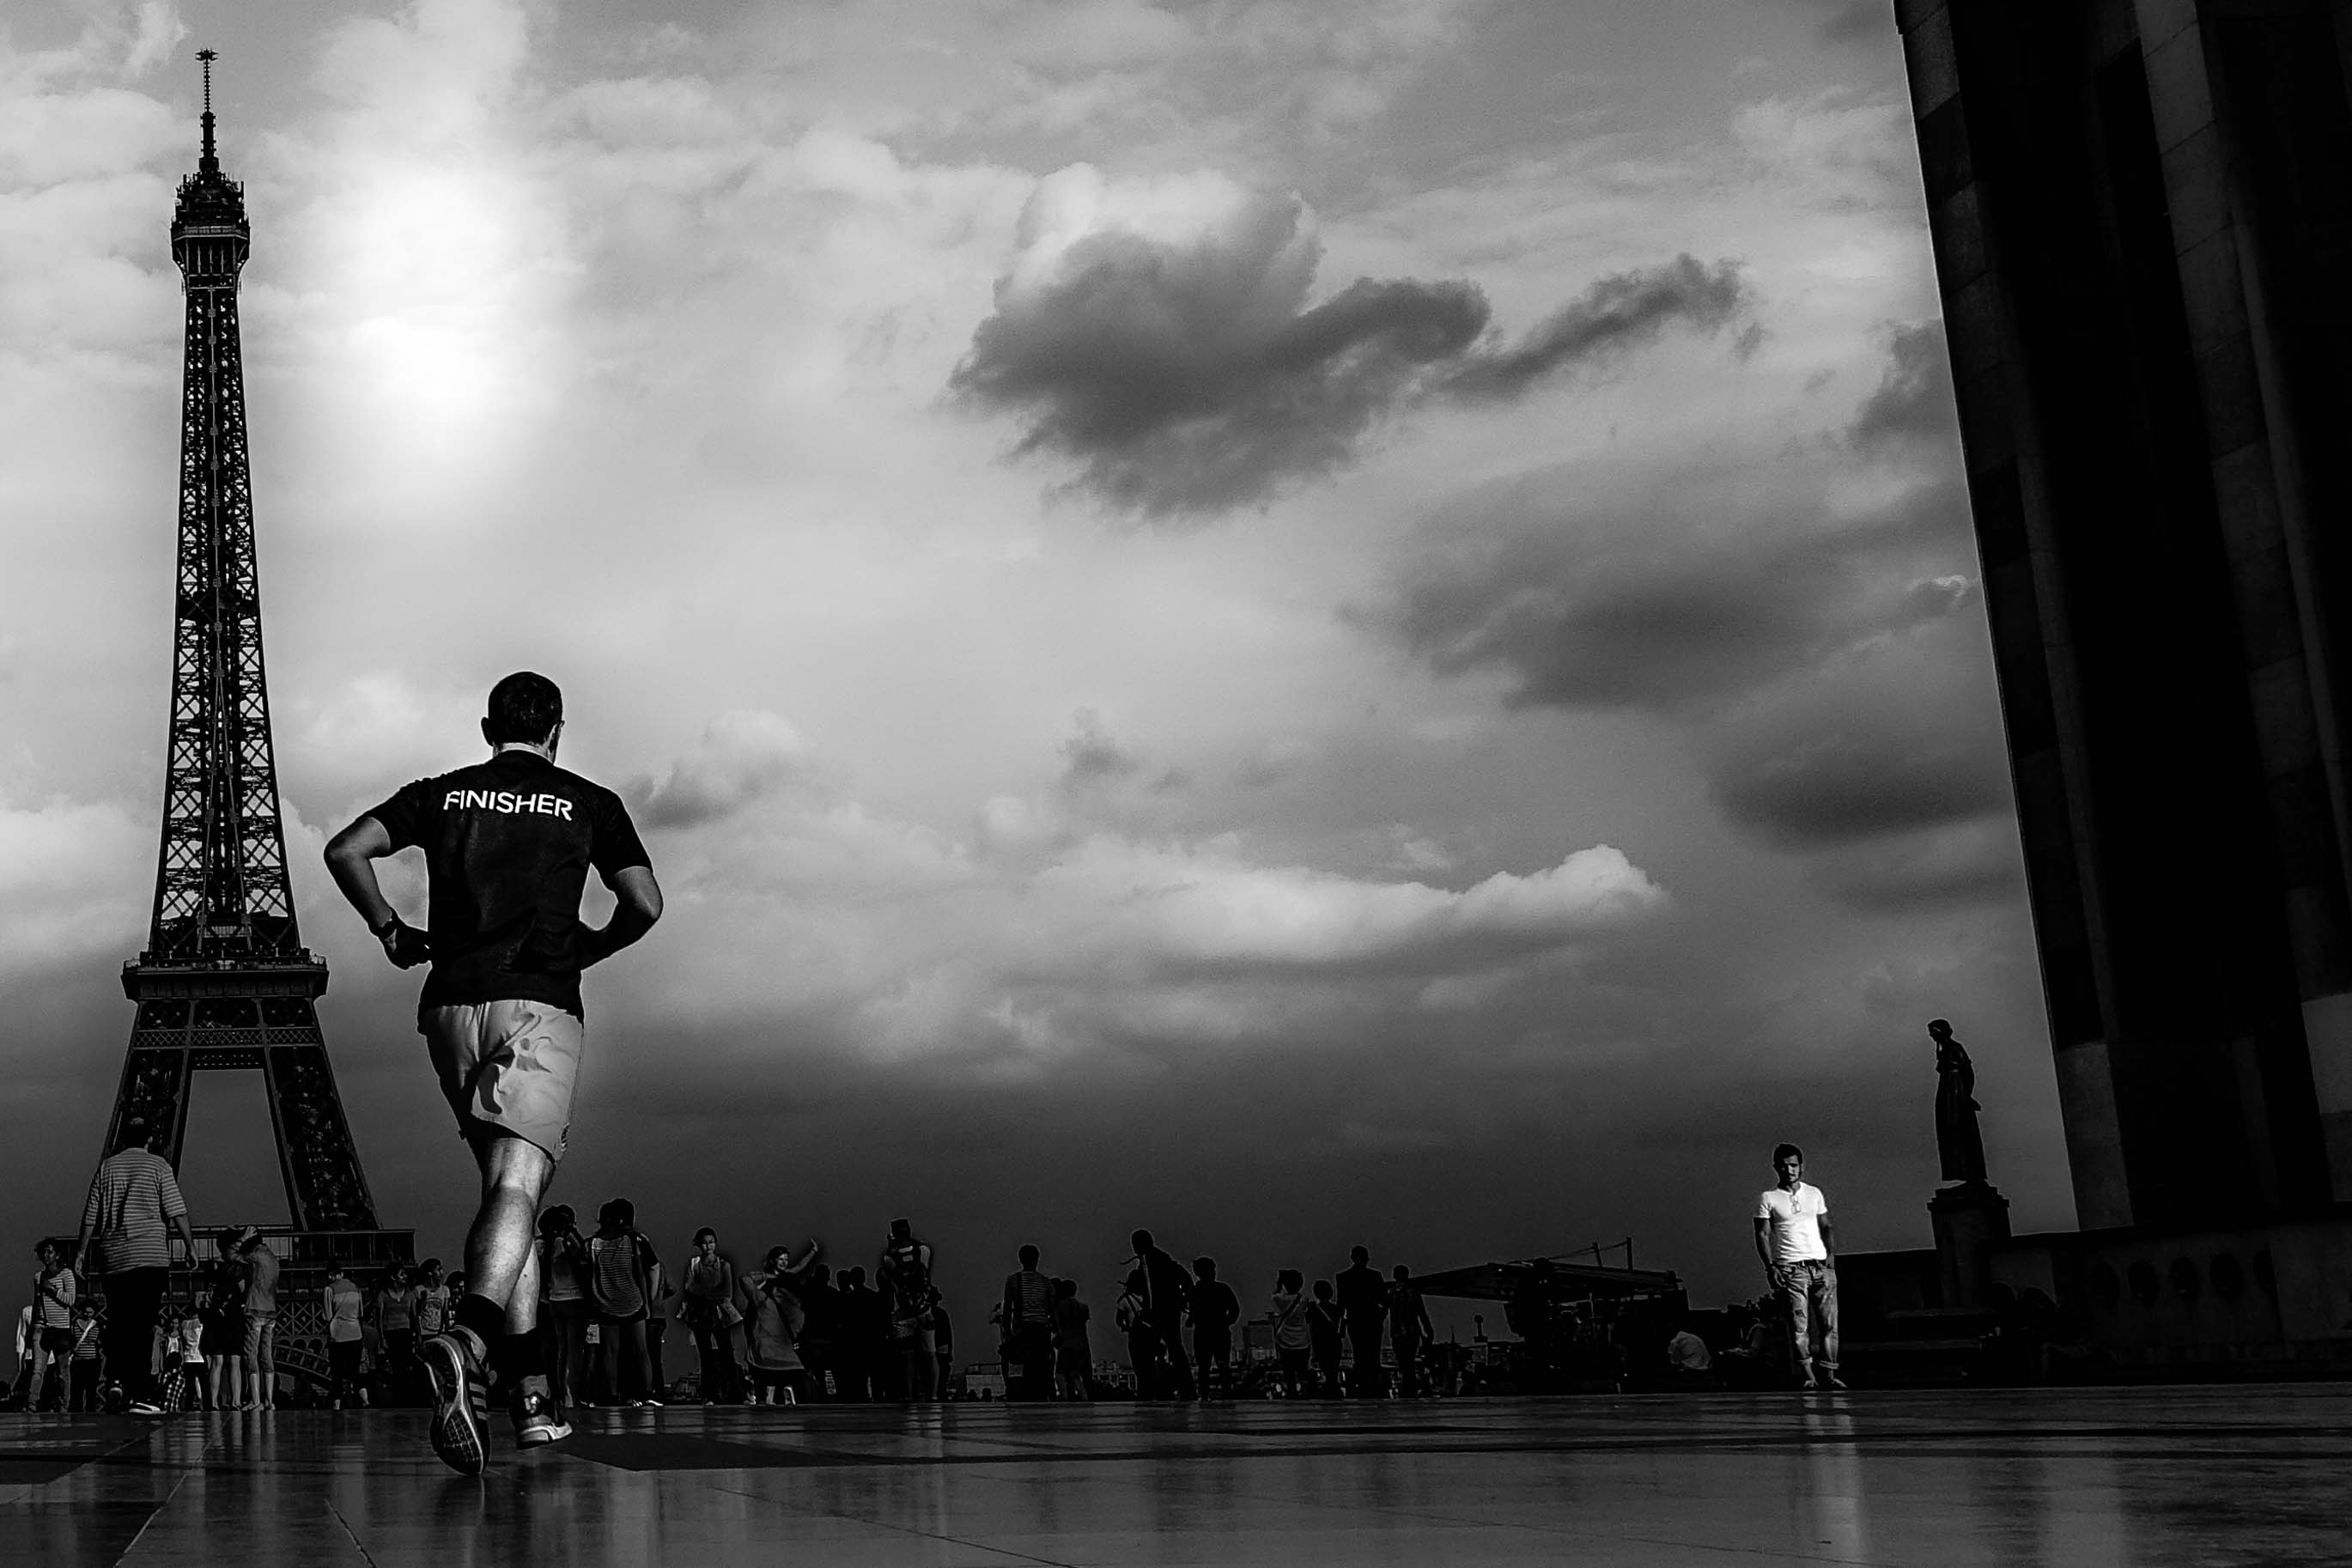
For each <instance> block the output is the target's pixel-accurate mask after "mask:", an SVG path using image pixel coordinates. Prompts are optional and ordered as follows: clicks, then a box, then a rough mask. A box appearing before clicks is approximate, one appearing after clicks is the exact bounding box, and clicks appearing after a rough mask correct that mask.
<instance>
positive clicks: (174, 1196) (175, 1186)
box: [159, 1166, 196, 1263]
mask: <svg viewBox="0 0 2352 1568" xmlns="http://www.w3.org/2000/svg"><path fill="white" fill-rule="evenodd" d="M159 1186H160V1188H161V1194H160V1195H161V1196H162V1198H163V1223H164V1224H165V1225H167V1226H170V1227H171V1228H172V1229H173V1231H174V1232H176V1233H178V1235H179V1237H180V1245H181V1246H182V1247H186V1248H187V1252H186V1254H185V1257H186V1260H187V1261H188V1262H190V1263H194V1261H195V1260H196V1237H195V1234H194V1232H193V1231H191V1230H189V1228H188V1200H187V1199H185V1198H184V1197H182V1196H181V1195H180V1179H179V1178H178V1177H177V1176H175V1175H174V1174H173V1173H172V1170H171V1168H170V1167H169V1166H165V1167H164V1170H163V1181H162V1182H161V1183H160V1184H159ZM167 1256H168V1254H167Z"/></svg>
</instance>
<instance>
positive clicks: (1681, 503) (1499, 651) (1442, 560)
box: [1359, 464, 1966, 710]
mask: <svg viewBox="0 0 2352 1568" xmlns="http://www.w3.org/2000/svg"><path fill="white" fill-rule="evenodd" d="M1585 488H1586V487H1585V486H1584V485H1582V484H1580V483H1579V482H1578V478H1577V477H1575V476H1570V475H1567V474H1562V473H1557V472H1555V473H1549V474H1543V475H1538V476H1536V477H1534V478H1533V479H1530V480H1528V481H1523V482H1521V483H1520V484H1518V485H1517V486H1514V487H1512V488H1511V489H1507V490H1506V491H1504V492H1502V493H1501V494H1499V495H1498V496H1496V497H1492V498H1489V499H1487V500H1484V501H1482V502H1478V503H1473V504H1472V505H1471V506H1470V507H1469V508H1467V509H1465V512H1464V513H1463V514H1462V515H1460V516H1450V517H1446V518H1443V519H1440V520H1437V521H1435V522H1434V523H1433V525H1432V527H1431V529H1430V531H1429V538H1430V542H1431V543H1430V549H1429V552H1428V553H1426V554H1425V555H1424V556H1423V558H1422V559H1421V561H1419V562H1418V563H1416V564H1415V565H1414V566H1413V567H1412V569H1410V570H1409V571H1408V573H1407V574H1406V575H1405V578H1404V580H1403V581H1402V583H1401V584H1400V586H1399V591H1398V594H1397V595H1396V597H1395V598H1394V600H1393V601H1392V602H1391V605H1388V606H1387V607H1386V608H1385V609H1383V610H1381V611H1378V612H1374V613H1372V614H1370V615H1369V616H1360V617H1359V618H1360V619H1365V620H1369V621H1371V622H1373V623H1375V624H1379V625H1382V626H1384V627H1385V628H1386V629H1387V630H1388V631H1390V632H1391V634H1392V635H1393V636H1395V637H1398V638H1399V639H1400V640H1402V642H1403V644H1404V645H1405V647H1407V648H1409V649H1410V650H1411V651H1412V652H1413V653H1414V654H1415V655H1417V656H1419V657H1420V658H1422V659H1423V661H1424V662H1426V663H1427V664H1428V665H1429V667H1430V668H1432V669H1433V670H1435V671H1436V672H1438V673H1439V674H1444V675H1458V674H1464V673H1467V672H1469V671H1473V670H1476V669H1482V668H1491V669H1499V670H1502V671H1505V672H1507V674H1508V675H1509V676H1510V678H1511V679H1512V692H1511V700H1513V701H1514V702H1515V703H1519V704H1524V705H1531V706H1548V707H1559V708H1604V709H1605V708H1639V709H1651V710H1673V709H1680V708H1687V707H1705V706H1710V705H1716V704H1719V703H1722V702H1724V701H1727V700H1732V699H1735V698H1737V697H1738V696H1739V695H1740V694H1741V693H1743V692H1746V691H1748V690H1752V689H1756V688H1757V687H1759V686H1762V685H1764V684H1767V683H1769V682H1770V681H1772V680H1775V679H1779V678H1780V677H1782V676H1784V675H1786V674H1788V673H1789V672H1790V671H1792V670H1796V669H1799V668H1804V667H1806V666H1808V665H1811V664H1815V663H1818V662H1820V661H1821V660H1822V659H1823V658H1827V657H1829V656H1830V655H1832V654H1833V653H1835V652H1837V651H1838V650H1840V649H1843V648H1846V647H1853V646H1854V645H1855V644H1857V643H1859V642H1861V641H1863V640H1864V639H1865V638H1868V637H1876V636H1884V635H1887V634H1890V633H1893V632H1896V631H1900V630H1902V629H1903V628H1905V627H1906V626H1914V625H1916V624H1918V623H1920V622H1921V621H1923V620H1927V619H1932V618H1934V617H1935V616H1939V615H1942V614H1944V613H1947V612H1948V610H1949V608H1950V607H1951V605H1950V600H1951V596H1952V595H1953V594H1954V593H1955V592H1957V591H1958V589H1957V587H1956V585H1955V583H1954V582H1953V581H1952V580H1951V578H1952V577H1953V575H1954V574H1955V569H1956V566H1957V563H1958V562H1959V561H1961V560H1963V559H1964V555H1963V554H1962V553H1961V550H1960V549H1958V548H1955V546H1962V547H1964V542H1965V539H1966V533H1965V523H1964V522H1961V521H1958V518H1959V517H1960V516H1964V515H1965V514H1964V513H1961V512H1960V511H1959V510H1958V509H1959V508H1960V506H1961V497H1960V495H1959V492H1958V489H1957V487H1955V486H1952V485H1949V484H1941V483H1938V484H1929V485H1924V486H1921V487H1918V488H1916V489H1913V490H1911V491H1910V492H1908V493H1907V494H1906V495H1904V496H1903V497H1901V498H1900V499H1899V500H1895V501H1894V502H1891V503H1889V504H1888V505H1887V506H1886V507H1885V510H1883V511H1882V512H1880V513H1879V514H1878V515H1875V516H1871V517H1865V518H1862V519H1857V520H1847V521H1831V520H1829V519H1827V518H1825V517H1824V516H1823V515H1822V511H1823V510H1824V503H1823V501H1822V498H1821V496H1820V495H1819V494H1818V493H1815V492H1814V491H1813V490H1812V489H1810V488H1809V487H1807V486H1806V485H1805V484H1803V483H1802V482H1801V480H1791V479H1788V478H1786V477H1783V476H1779V475H1776V474H1774V473H1773V472H1772V471H1771V470H1770V469H1769V466H1768V465H1760V464H1759V465H1756V466H1755V468H1753V470H1747V469H1743V470H1741V471H1738V472H1729V471H1727V472H1721V473H1714V474H1700V473H1684V474H1668V475H1650V476H1643V477H1642V478H1641V479H1639V480H1637V482H1636V483H1634V484H1632V485H1622V484H1621V485H1620V486H1618V487H1617V489H1619V490H1621V491H1622V492H1623V493H1620V494H1613V495H1607V496H1602V497H1599V498H1596V499H1594V500H1589V501H1588V500H1581V499H1580V498H1579V492H1580V490H1581V489H1585ZM1928 573H1935V574H1937V576H1936V577H1933V578H1931V577H1928V576H1927V574H1928ZM1938 579H1943V580H1941V581H1938Z"/></svg>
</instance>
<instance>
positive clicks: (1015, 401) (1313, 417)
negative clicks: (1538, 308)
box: [949, 197, 1747, 517]
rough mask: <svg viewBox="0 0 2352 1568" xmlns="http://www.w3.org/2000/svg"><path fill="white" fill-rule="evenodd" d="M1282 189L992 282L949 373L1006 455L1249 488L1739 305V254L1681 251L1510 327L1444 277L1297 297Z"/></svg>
mask: <svg viewBox="0 0 2352 1568" xmlns="http://www.w3.org/2000/svg"><path fill="white" fill-rule="evenodd" d="M1314 250H1315V247H1314V246H1313V242H1312V240H1311V238H1309V237H1307V233H1306V230H1305V228H1304V209H1303V208H1302V207H1301V206H1300V205H1298V204H1297V202H1296V200H1295V199H1291V200H1288V201H1277V200H1275V199H1273V198H1266V197H1259V198H1253V200H1252V201H1251V202H1250V203H1248V204H1246V205H1244V207H1243V208H1242V209H1241V210H1239V211H1238V212H1237V213H1235V214H1234V215H1230V216H1228V218H1227V219H1226V221H1225V222H1224V224H1223V226H1222V227H1213V228H1212V229H1211V230H1210V231H1209V232H1208V233H1206V234H1205V235H1204V236H1202V237H1200V238H1198V239H1197V240H1195V241H1193V242H1191V243H1186V244H1178V243H1176V242H1173V241H1171V240H1166V239H1161V238H1155V237H1146V236H1144V235H1140V234H1136V233H1131V232H1127V231H1124V230H1108V231H1105V232H1098V233H1094V234H1090V235H1087V237H1084V238H1082V239H1079V240H1077V241H1076V242H1075V243H1073V244H1071V245H1069V246H1068V247H1066V249H1065V250H1063V251H1062V252H1061V253H1059V255H1058V256H1056V257H1055V258H1053V260H1052V262H1051V264H1050V266H1049V267H1047V268H1043V269H1042V275H1041V276H1038V277H1030V276H1026V275H1023V276H1020V277H1019V278H1017V279H1015V278H1008V279H1005V280H1004V281H1003V282H1001V283H1000V284H999V286H998V289H997V308H996V310H995V313H994V314H992V315H991V316H990V317H989V318H988V319H987V320H985V321H982V323H981V324H980V326H979V327H978V328H977V329H976V330H975V331H973V333H972V340H971V348H970V350H969V351H968V352H967V353H966V354H965V355H964V358H963V360H962V361H961V363H959V364H958V365H957V366H956V368H955V371H954V373H953V374H952V375H951V376H950V379H949V389H950V393H951V395H954V396H956V397H957V398H959V399H961V401H963V402H964V403H966V404H967V405H970V406H972V407H976V408H981V409H984V410H989V411H992V412H1004V413H1012V414H1014V415H1017V416H1020V417H1021V418H1022V419H1023V421H1024V426H1025V428H1024V432H1023V434H1022V437H1021V438H1020V441H1019V442H1018V444H1017V445H1016V447H1015V448H1014V449H1015V451H1016V452H1018V453H1020V454H1022V455H1034V454H1050V455H1055V456H1059V457H1063V458H1071V459H1075V460H1076V463H1077V465H1078V468H1077V475H1076V479H1075V481H1074V482H1075V483H1076V486H1078V487H1079V488H1082V489H1086V490H1088V491H1091V492H1092V493H1094V494H1095V495H1097V496H1098V497H1100V498H1101V499H1103V500H1108V501H1109V502H1111V503H1112V504H1114V505H1116V506H1118V507H1120V508H1123V509H1126V510H1132V511H1136V512H1139V513H1141V514H1143V515H1145V516H1148V517H1171V516H1178V515H1182V514H1210V513H1215V512H1220V511H1224V510H1231V509H1233V508H1235V507H1238V506H1243V505H1246V504H1250V503H1253V502H1258V501H1263V500H1265V499H1267V498H1268V497H1269V496H1271V495H1273V494H1274V493H1275V492H1276V490H1278V489H1280V488H1281V487H1282V486H1283V485H1284V484H1285V483H1287V482H1290V481H1293V480H1297V479H1307V478H1312V477H1314V476H1317V475H1320V474H1327V473H1329V472H1331V471H1333V470H1334V469H1336V468H1340V467H1342V466H1343V465H1345V464H1346V463H1348V462H1349V460H1350V459H1352V458H1354V456H1355V455H1356V451H1357V448H1358V447H1359V445H1360V442H1361V440H1362V438H1363V437H1364V436H1365V434H1366V432H1367V431H1369V430H1370V428H1371V427H1372V426H1373V425H1374V424H1375V423H1376V422H1377V421H1378V420H1380V419H1381V417H1382V416H1385V415H1388V414H1391V413H1393V412H1396V411H1398V410H1400V409H1402V408H1405V407H1407V406H1410V405H1413V404H1415V403H1417V402H1421V401H1423V400H1426V399H1429V398H1432V397H1444V398H1448V399H1451V400H1454V401H1459V402H1467V403H1502V402H1507V401H1510V400H1512V399H1516V398H1518V397H1522V396H1524V395H1527V394H1528V392H1529V391H1531V390H1532V389H1533V388H1535V387H1536V386H1537V385H1538V384H1541V383H1543V382H1544V381H1546V380H1547V379H1549V378H1551V377H1553V376H1556V375H1559V374H1563V373H1565V372H1567V371H1569V370H1570V369H1572V368H1574V367H1577V366H1580V365H1591V364H1598V363H1606V362H1607V361H1609V360H1611V359H1612V358H1614V357H1616V356H1618V355H1621V354H1622V353H1626V352H1628V351H1629V350H1631V349H1633V348H1635V347H1638V346H1639V345H1641V344H1643V343H1646V342H1651V341H1654V339H1655V338H1657V337H1658V336H1659V335H1660V334H1662V333H1664V331H1667V330H1668V329H1670V328H1672V327H1675V326H1685V327H1690V328H1693V329H1696V330H1699V331H1713V330H1715V329H1717V328H1719V327H1721V326H1723V325H1724V324H1725V323H1726V322H1727V321H1730V320H1731V319H1732V317H1733V316H1734V315H1735V314H1736V313H1738V311H1739V310H1741V309H1742V308H1743V306H1744V305H1745V303H1746V299H1747V295H1746V290H1745V288H1744V286H1743V285H1742V283H1741V282H1740V279H1739V275H1738V268H1737V266H1736V265H1735V264H1734V263H1731V262H1728V261H1721V262H1717V263H1716V264H1715V265H1714V266H1712V267H1708V266H1704V265H1702V264H1701V263H1700V262H1698V261H1697V260H1696V258H1692V257H1689V256H1681V257H1677V258H1675V259H1674V260H1672V261H1669V262H1666V263H1664V265H1662V266H1659V267H1656V268H1648V269H1644V270H1639V271H1633V272H1624V273H1619V274H1616V275H1613V276H1612V277H1609V278H1604V279H1601V280H1600V281H1599V282H1597V283H1595V284H1593V285H1592V286H1591V288H1590V289H1587V290H1586V291H1585V292H1584V293H1583V294H1582V295H1581V296H1580V297H1579V298H1578V299H1577V300H1573V301H1571V302H1570V304H1568V305H1567V306H1565V307H1563V308H1562V309H1560V310H1558V311H1557V312H1555V313H1554V314H1553V315H1552V316H1551V317H1550V318H1549V320H1547V321H1545V322H1544V323H1543V324H1542V325H1541V326H1539V327H1538V328H1537V329H1536V330H1535V331H1532V332H1530V333H1528V335H1527V336H1526V337H1525V338H1524V339H1523V340H1521V341H1520V342H1517V343H1506V342H1501V341H1498V340H1497V338H1496V335H1495V334H1493V333H1492V332H1491V331H1490V330H1489V321H1490V317H1491V313H1492V312H1491V309H1490V307H1489V305H1488V303H1487V300H1486V294H1485V293H1484V291H1483V290H1481V289H1479V288H1477V286H1476V285H1475V284H1471V283H1467V282H1463V281H1459V280H1450V279H1448V280H1439V281H1423V280H1420V279H1369V278H1366V279H1357V280H1356V281H1355V282H1354V283H1351V284H1349V286H1348V287H1347V288H1346V289H1342V290H1340V291H1339V294H1337V295H1336V296H1334V297H1333V298H1331V299H1329V300H1325V301H1324V302H1323V303H1321V304H1318V305H1315V306H1312V307H1307V306H1306V305H1305V304H1304V289H1305V285H1306V281H1307V277H1308V276H1309V275H1310V273H1311V270H1312V263H1313V257H1314Z"/></svg>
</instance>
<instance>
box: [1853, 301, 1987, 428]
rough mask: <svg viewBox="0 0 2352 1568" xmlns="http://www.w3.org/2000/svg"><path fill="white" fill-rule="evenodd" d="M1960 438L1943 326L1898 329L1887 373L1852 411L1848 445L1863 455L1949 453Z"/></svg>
mask: <svg viewBox="0 0 2352 1568" xmlns="http://www.w3.org/2000/svg"><path fill="white" fill-rule="evenodd" d="M1958 432H1959V416H1958V413H1957V411H1956V410H1955V408H1954V406H1953V400H1952V367H1951V362H1950V360H1949V359H1948V357H1947V355H1946V353H1945V347H1944V324H1943V322H1941V321H1920V322H1916V323H1914V324H1912V325H1909V326H1903V327H1897V328H1895V331H1894V333H1893V335H1892V337H1891V338H1890V340H1889V342H1888V345H1887V363H1886V370H1885V374H1883V375H1882V376H1881V377H1880V378H1879V383H1878V386H1877V388H1876V389H1875V390H1874V391H1873V392H1872V393H1871V395H1869V396H1868V397H1865V398H1864V399H1863V401H1862V406H1861V407H1859V408H1857V409H1856V410H1854V416H1853V423H1851V424H1849V425H1848V426H1846V429H1845V437H1846V440H1847V442H1848V443H1849V444H1851V445H1852V446H1853V447H1856V448H1858V449H1861V450H1864V451H1869V450H1874V449H1879V448H1885V447H1891V446H1895V445H1899V444H1902V443H1906V442H1920V443H1928V444H1936V445H1941V446H1946V447H1949V446H1951V445H1952V444H1953V443H1954V442H1955V441H1956V440H1957V439H1958Z"/></svg>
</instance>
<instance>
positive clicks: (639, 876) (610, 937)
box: [330, 850, 662, 963]
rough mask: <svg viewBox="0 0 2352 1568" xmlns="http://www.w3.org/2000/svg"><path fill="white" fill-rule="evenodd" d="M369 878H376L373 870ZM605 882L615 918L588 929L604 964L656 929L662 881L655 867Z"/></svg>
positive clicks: (592, 955) (591, 953)
mask: <svg viewBox="0 0 2352 1568" xmlns="http://www.w3.org/2000/svg"><path fill="white" fill-rule="evenodd" d="M330 853H332V851H331V850H330ZM369 881H370V882H373V881H374V877H373V873H371V874H370V876H369ZM604 885H605V886H606V887H608V888H610V889H613V896H614V898H616V899H618V900H620V902H619V903H618V904H616V905H614V909H613V918H612V919H611V920H609V921H605V922H604V927H603V928H602V929H601V930H594V929H592V930H591V931H589V932H588V942H587V953H586V962H587V963H603V962H604V960H606V959H608V958H610V957H612V956H613V955H614V953H616V952H620V951H621V950H622V949H623V948H625V947H626V946H628V945H629V944H630V943H631V942H635V941H636V940H637V938H639V937H641V936H643V935H645V934H646V932H647V931H651V930H653V929H654V922H655V921H657V920H659V919H661V912H662V896H661V884H660V883H658V882H656V881H655V880H654V868H652V867H651V866H625V867H623V868H621V869H620V870H618V871H615V872H614V873H613V874H612V875H611V876H609V877H606V878H605V879H604Z"/></svg>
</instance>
